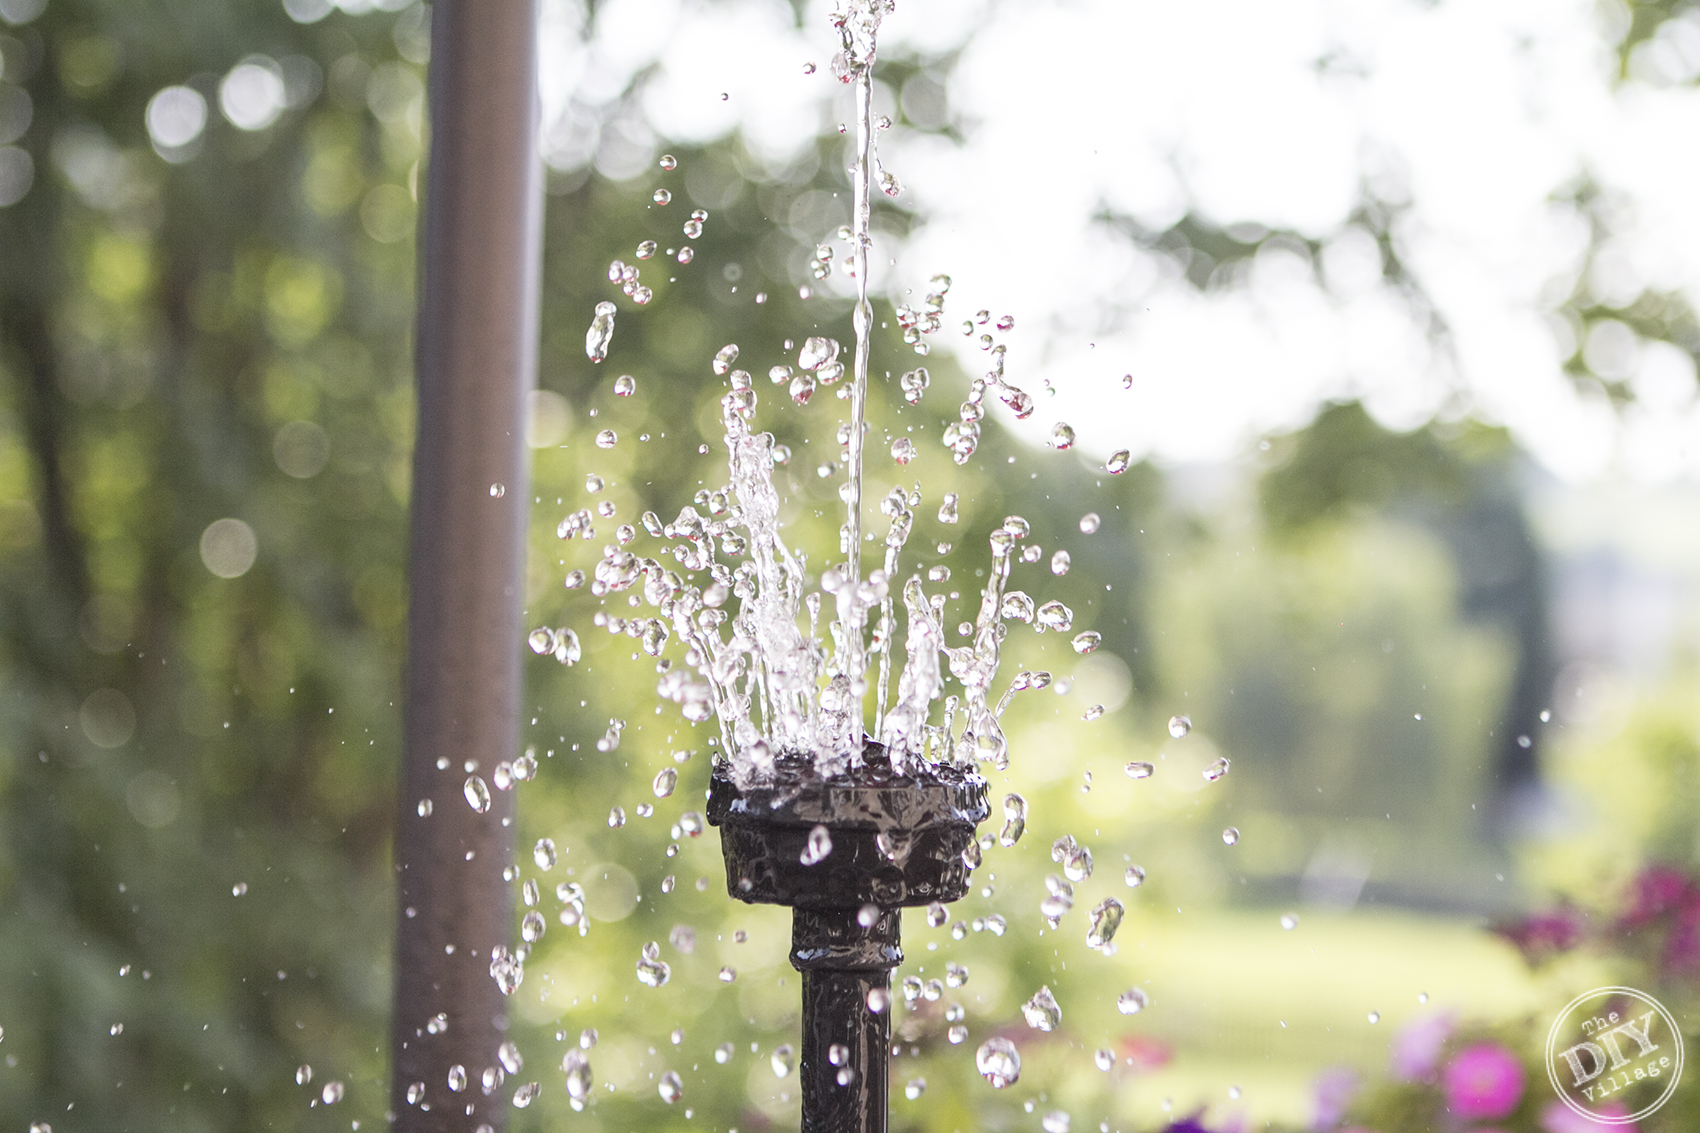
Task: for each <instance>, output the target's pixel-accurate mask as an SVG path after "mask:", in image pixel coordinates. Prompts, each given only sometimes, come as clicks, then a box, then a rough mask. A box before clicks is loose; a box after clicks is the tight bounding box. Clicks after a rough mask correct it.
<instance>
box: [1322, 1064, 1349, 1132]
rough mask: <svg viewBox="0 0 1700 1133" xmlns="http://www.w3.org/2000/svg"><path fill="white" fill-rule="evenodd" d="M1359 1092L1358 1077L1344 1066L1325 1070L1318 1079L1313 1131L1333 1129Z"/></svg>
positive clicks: (1343, 1116)
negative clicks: (1353, 1096)
mask: <svg viewBox="0 0 1700 1133" xmlns="http://www.w3.org/2000/svg"><path fill="white" fill-rule="evenodd" d="M1357 1092H1358V1076H1357V1074H1356V1073H1355V1072H1354V1071H1351V1070H1348V1069H1346V1068H1345V1067H1344V1066H1335V1067H1332V1068H1331V1069H1328V1070H1324V1071H1323V1072H1322V1073H1321V1074H1320V1075H1319V1076H1318V1077H1317V1079H1316V1116H1315V1117H1314V1118H1313V1119H1312V1120H1311V1123H1310V1127H1311V1128H1312V1129H1332V1128H1334V1127H1335V1126H1336V1125H1339V1124H1340V1122H1341V1120H1342V1119H1344V1118H1345V1116H1346V1107H1347V1106H1349V1105H1351V1104H1352V1095H1354V1094H1356V1093H1357Z"/></svg>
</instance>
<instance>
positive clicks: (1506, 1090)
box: [1443, 1043, 1524, 1121]
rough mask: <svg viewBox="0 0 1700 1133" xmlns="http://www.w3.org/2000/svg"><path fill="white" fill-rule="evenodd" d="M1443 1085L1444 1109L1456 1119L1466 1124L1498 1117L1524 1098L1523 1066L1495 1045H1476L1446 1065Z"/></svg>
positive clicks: (1506, 1051)
mask: <svg viewBox="0 0 1700 1133" xmlns="http://www.w3.org/2000/svg"><path fill="white" fill-rule="evenodd" d="M1443 1085H1444V1086H1445V1087H1446V1108H1447V1109H1448V1110H1450V1111H1451V1112H1452V1113H1454V1114H1456V1115H1457V1116H1459V1117H1462V1118H1464V1119H1465V1120H1467V1121H1477V1120H1483V1119H1487V1120H1493V1119H1496V1118H1501V1117H1504V1116H1505V1115H1506V1114H1508V1113H1510V1112H1511V1111H1512V1110H1514V1109H1516V1108H1517V1103H1518V1102H1519V1101H1521V1100H1522V1098H1523V1085H1524V1074H1523V1064H1522V1063H1521V1062H1519V1061H1517V1056H1516V1055H1514V1054H1512V1053H1511V1052H1510V1051H1508V1050H1506V1049H1505V1048H1504V1047H1502V1046H1500V1045H1499V1044H1498V1043H1477V1044H1476V1045H1475V1046H1471V1047H1466V1048H1464V1049H1463V1050H1461V1051H1459V1052H1458V1054H1457V1056H1456V1057H1454V1058H1453V1059H1452V1061H1451V1062H1450V1063H1448V1064H1447V1067H1446V1074H1445V1077H1444V1079H1443Z"/></svg>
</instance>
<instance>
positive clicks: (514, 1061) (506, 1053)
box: [496, 1039, 525, 1074]
mask: <svg viewBox="0 0 1700 1133" xmlns="http://www.w3.org/2000/svg"><path fill="white" fill-rule="evenodd" d="M496 1059H497V1061H499V1062H500V1063H501V1064H502V1069H504V1070H506V1071H507V1072H508V1073H509V1074H518V1073H519V1072H520V1071H521V1070H523V1069H525V1059H523V1058H521V1057H520V1054H519V1047H517V1046H515V1045H514V1043H513V1040H512V1039H507V1040H504V1041H503V1043H502V1045H501V1046H499V1047H497V1048H496Z"/></svg>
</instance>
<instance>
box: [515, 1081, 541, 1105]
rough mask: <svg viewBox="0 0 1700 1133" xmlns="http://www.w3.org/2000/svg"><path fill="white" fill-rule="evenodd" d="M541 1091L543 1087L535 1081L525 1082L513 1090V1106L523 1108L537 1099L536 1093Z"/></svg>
mask: <svg viewBox="0 0 1700 1133" xmlns="http://www.w3.org/2000/svg"><path fill="white" fill-rule="evenodd" d="M542 1092H543V1087H542V1086H540V1085H538V1084H537V1083H536V1082H527V1083H525V1085H523V1086H521V1087H519V1089H517V1090H515V1091H514V1108H515V1109H524V1108H525V1107H526V1106H528V1105H530V1104H531V1103H532V1102H534V1101H536V1100H537V1095H538V1094H540V1093H542Z"/></svg>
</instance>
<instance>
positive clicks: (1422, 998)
mask: <svg viewBox="0 0 1700 1133" xmlns="http://www.w3.org/2000/svg"><path fill="white" fill-rule="evenodd" d="M1417 1002H1418V1003H1427V1002H1428V992H1426V991H1419V992H1418V993H1417Z"/></svg>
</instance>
